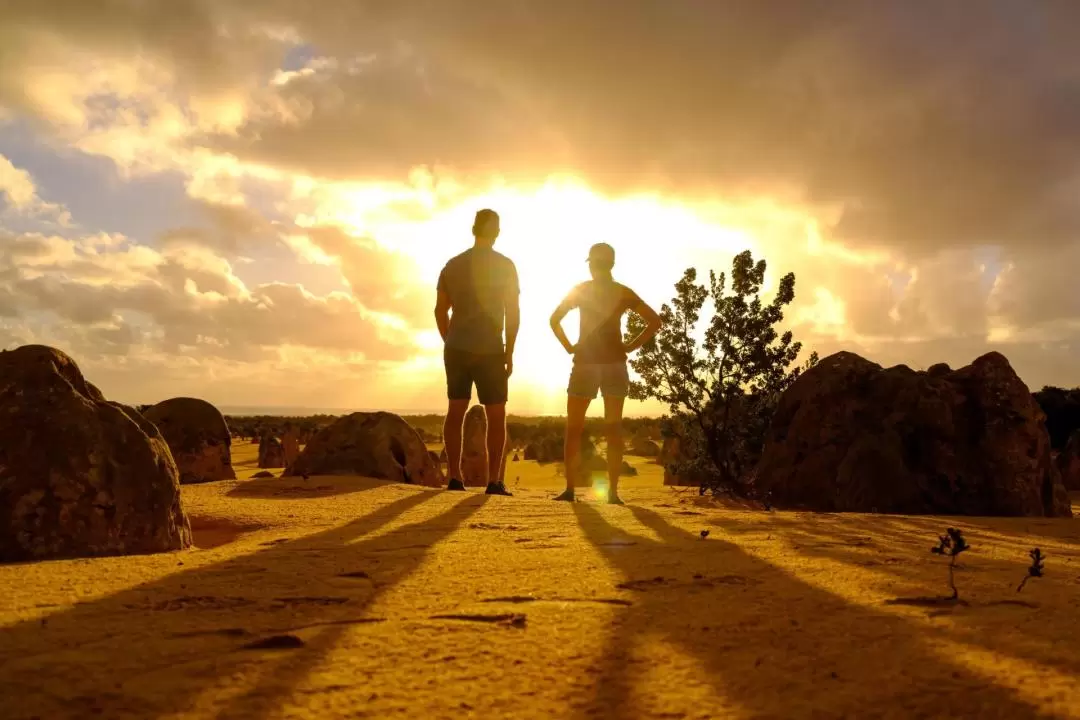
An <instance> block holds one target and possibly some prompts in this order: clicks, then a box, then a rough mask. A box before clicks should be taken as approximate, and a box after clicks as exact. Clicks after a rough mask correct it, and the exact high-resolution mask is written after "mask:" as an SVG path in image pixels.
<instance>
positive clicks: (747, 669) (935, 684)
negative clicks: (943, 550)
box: [574, 503, 1054, 718]
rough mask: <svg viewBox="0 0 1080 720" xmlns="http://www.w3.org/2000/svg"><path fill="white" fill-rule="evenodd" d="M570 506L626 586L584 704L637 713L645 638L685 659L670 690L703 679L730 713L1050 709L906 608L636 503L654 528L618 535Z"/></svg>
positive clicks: (892, 714) (584, 508)
mask: <svg viewBox="0 0 1080 720" xmlns="http://www.w3.org/2000/svg"><path fill="white" fill-rule="evenodd" d="M574 511H575V513H576V514H577V516H578V521H579V523H580V525H581V527H582V530H583V532H584V534H585V536H586V537H587V538H588V540H589V541H590V542H591V543H592V544H593V545H594V546H595V547H596V549H597V550H598V552H599V553H600V554H601V555H602V556H604V557H605V558H606V560H607V562H608V563H609V564H610V566H611V567H612V568H613V569H615V570H616V571H618V572H619V573H620V574H621V575H622V576H623V577H624V579H625V582H624V583H622V585H621V587H622V588H624V589H629V590H633V591H635V602H634V605H633V606H631V607H630V608H628V609H627V610H626V611H625V613H623V614H621V615H620V617H619V619H617V620H616V621H615V625H614V627H613V628H612V631H611V633H612V634H611V638H610V640H609V645H608V648H607V651H606V654H605V658H604V660H603V661H602V663H603V665H602V667H601V668H600V673H599V677H598V684H597V689H596V695H595V698H594V702H593V706H592V707H589V708H587V709H586V713H585V714H586V715H588V716H596V717H608V718H633V717H638V716H640V715H643V714H646V713H644V712H642V711H643V710H646V708H644V707H643V706H642V703H643V702H644V701H645V700H644V699H642V698H640V697H636V696H635V694H634V688H635V687H638V686H640V684H641V683H640V682H639V680H641V679H644V678H647V677H649V676H650V675H651V674H652V673H653V672H654V671H655V668H653V667H652V666H651V665H650V664H648V662H649V661H648V659H647V658H643V657H642V655H641V647H642V646H643V645H644V642H645V641H646V640H650V639H653V640H660V641H662V642H664V643H667V644H669V645H671V646H673V647H674V648H675V649H676V650H678V651H679V652H680V654H681V655H682V656H684V657H686V658H688V659H690V660H691V662H692V663H693V665H694V667H695V668H696V669H697V672H696V673H693V677H687V676H685V675H680V676H679V683H680V685H681V686H682V687H683V690H682V692H683V693H685V694H687V695H693V694H695V693H697V692H698V691H705V692H706V693H708V692H714V693H715V694H716V695H718V696H719V697H720V698H722V699H723V701H726V702H728V703H731V705H732V706H733V707H732V712H733V714H735V715H738V716H742V715H747V716H752V717H755V718H762V717H767V718H802V717H814V718H834V717H837V718H838V717H845V718H848V717H850V718H856V717H857V718H883V717H889V718H912V717H979V718H1037V717H1054V715H1051V714H1048V713H1043V712H1040V711H1039V710H1037V709H1036V708H1035V707H1033V706H1032V705H1031V704H1029V703H1027V702H1025V701H1024V700H1023V699H1022V698H1021V697H1019V695H1018V694H1017V693H1015V692H1014V691H1012V690H1011V689H1008V688H1004V687H1001V686H995V685H992V684H990V682H989V681H988V680H986V679H984V678H983V677H981V676H979V675H977V674H975V673H974V672H972V671H971V670H970V669H969V668H968V667H966V666H964V665H961V664H958V663H954V662H952V661H950V660H949V659H947V658H946V657H945V656H944V655H943V654H941V653H940V651H936V650H934V649H933V648H932V647H931V645H930V643H928V642H927V639H926V638H925V637H923V636H922V634H921V633H922V631H921V630H920V629H919V628H917V626H916V625H914V624H913V623H912V622H910V621H909V620H907V619H905V618H902V617H899V616H897V615H895V614H889V613H887V612H879V611H875V610H872V609H870V608H866V607H861V606H858V605H854V604H851V603H849V602H847V601H845V600H844V599H842V598H840V597H838V596H837V595H834V594H832V593H829V592H827V591H824V590H821V589H818V588H816V587H813V586H811V585H809V584H807V583H805V582H802V581H800V580H798V579H797V578H795V577H793V576H792V575H790V574H789V573H787V572H785V571H784V570H782V569H780V568H778V567H776V566H774V565H771V564H769V563H766V562H764V561H761V560H758V559H756V558H754V557H752V556H750V555H749V554H747V553H746V552H744V551H742V550H741V549H740V548H739V547H738V546H736V545H733V544H731V543H728V542H724V541H723V540H718V539H715V538H710V539H707V540H702V539H701V538H700V537H697V536H694V535H692V534H690V533H687V532H684V531H682V530H679V529H677V528H675V527H673V526H672V525H670V524H668V523H667V522H666V521H665V520H664V519H663V518H662V517H661V516H660V515H658V514H657V513H655V512H653V511H650V510H645V509H640V508H633V509H632V513H633V518H634V519H635V520H636V521H637V522H638V523H640V524H641V525H643V526H645V527H646V528H648V529H649V530H651V531H653V532H654V533H655V534H656V535H657V536H658V537H659V540H654V539H650V538H648V537H645V536H642V535H637V536H633V539H634V540H635V541H636V542H635V544H633V545H627V544H625V542H623V543H622V544H619V543H618V542H617V541H625V540H626V539H627V537H628V536H629V533H628V532H627V531H626V530H624V529H622V528H620V527H616V526H614V525H612V524H611V523H609V522H608V520H607V517H608V516H606V515H604V514H601V512H599V511H598V510H596V509H594V508H592V507H590V506H589V505H587V504H585V503H577V504H575V505H574ZM619 515H621V513H620V514H619ZM619 515H615V514H612V515H610V517H618V516H619ZM624 522H625V524H626V525H627V527H630V526H632V525H633V523H632V522H629V521H624ZM613 541H616V542H615V543H613ZM695 684H702V685H705V687H696V686H695ZM673 692H674V691H673ZM706 709H707V708H701V710H703V711H704V710H706ZM648 710H652V711H654V712H659V711H661V710H663V708H648ZM695 710H696V709H695ZM714 714H715V713H714Z"/></svg>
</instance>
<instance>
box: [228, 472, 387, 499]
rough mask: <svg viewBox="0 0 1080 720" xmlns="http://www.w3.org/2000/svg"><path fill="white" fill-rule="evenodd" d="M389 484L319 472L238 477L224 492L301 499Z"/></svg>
mask: <svg viewBox="0 0 1080 720" xmlns="http://www.w3.org/2000/svg"><path fill="white" fill-rule="evenodd" d="M387 484H389V483H388V481H385V480H374V479H372V478H364V477H351V476H343V475H335V476H332V477H319V476H316V477H312V478H308V479H307V480H305V479H304V478H303V477H298V476H287V477H273V478H252V479H251V480H241V481H239V482H238V483H237V485H236V487H234V488H233V489H231V490H229V491H228V492H227V493H225V495H226V496H227V497H231V498H253V499H259V500H298V499H303V498H317V497H330V496H333V495H346V494H349V493H355V492H362V491H365V490H374V489H375V488H378V487H382V486H384V485H387Z"/></svg>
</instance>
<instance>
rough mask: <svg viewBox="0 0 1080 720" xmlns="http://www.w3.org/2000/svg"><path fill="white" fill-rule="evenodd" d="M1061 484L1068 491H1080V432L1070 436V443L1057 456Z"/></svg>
mask: <svg viewBox="0 0 1080 720" xmlns="http://www.w3.org/2000/svg"><path fill="white" fill-rule="evenodd" d="M1057 467H1058V471H1059V472H1060V473H1061V483H1062V484H1063V485H1064V486H1065V489H1066V490H1080V430H1077V431H1075V432H1074V433H1073V434H1072V435H1070V436H1069V441H1068V442H1067V443H1065V447H1064V448H1063V449H1062V451H1061V452H1060V453H1058V456H1057Z"/></svg>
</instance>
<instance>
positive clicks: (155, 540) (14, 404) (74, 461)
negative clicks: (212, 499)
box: [0, 345, 191, 562]
mask: <svg viewBox="0 0 1080 720" xmlns="http://www.w3.org/2000/svg"><path fill="white" fill-rule="evenodd" d="M0 407H2V408H3V413H0V438H3V442H0V561H4V562H13V561H25V560H40V559H45V558H62V557H90V556H95V555H128V554H138V553H153V552H164V551H168V550H179V549H182V548H186V547H189V546H190V545H191V530H190V527H189V525H188V520H187V516H186V515H185V514H184V511H183V507H182V505H181V500H180V479H179V473H178V471H177V468H176V463H175V462H174V461H173V458H172V454H171V453H170V452H169V447H168V445H167V444H166V443H165V440H164V439H163V438H162V436H161V433H160V432H158V429H157V428H156V427H155V426H154V425H153V424H152V423H151V422H149V421H148V420H146V418H144V417H143V416H142V415H140V414H139V413H138V412H137V411H136V410H135V409H134V408H131V407H127V406H125V405H121V404H120V403H115V402H109V401H107V400H105V398H104V397H103V396H102V394H101V392H100V391H99V390H98V389H97V388H96V387H94V386H93V385H91V384H90V383H88V382H87V381H86V380H85V379H84V378H83V376H82V373H81V372H80V371H79V368H78V366H76V364H75V362H74V361H73V360H72V359H71V358H70V357H68V356H67V355H66V354H64V353H63V352H61V351H59V350H56V349H53V348H50V347H45V346H43V345H25V346H23V347H20V348H17V349H15V350H9V351H4V352H0Z"/></svg>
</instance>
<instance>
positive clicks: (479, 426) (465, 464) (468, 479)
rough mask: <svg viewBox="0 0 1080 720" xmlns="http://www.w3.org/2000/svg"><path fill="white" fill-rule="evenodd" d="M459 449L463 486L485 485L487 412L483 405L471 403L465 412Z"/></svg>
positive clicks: (486, 473)
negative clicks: (463, 428) (460, 447)
mask: <svg viewBox="0 0 1080 720" xmlns="http://www.w3.org/2000/svg"><path fill="white" fill-rule="evenodd" d="M462 437H463V443H462V449H461V475H462V477H461V481H462V482H463V483H465V487H484V486H486V485H487V475H488V470H487V467H488V451H487V412H485V411H484V406H483V405H473V406H472V407H471V408H469V411H468V412H467V413H465V430H464V435H463V436H462Z"/></svg>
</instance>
